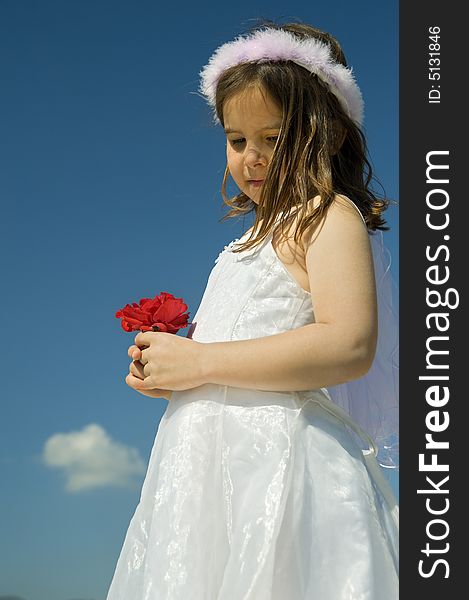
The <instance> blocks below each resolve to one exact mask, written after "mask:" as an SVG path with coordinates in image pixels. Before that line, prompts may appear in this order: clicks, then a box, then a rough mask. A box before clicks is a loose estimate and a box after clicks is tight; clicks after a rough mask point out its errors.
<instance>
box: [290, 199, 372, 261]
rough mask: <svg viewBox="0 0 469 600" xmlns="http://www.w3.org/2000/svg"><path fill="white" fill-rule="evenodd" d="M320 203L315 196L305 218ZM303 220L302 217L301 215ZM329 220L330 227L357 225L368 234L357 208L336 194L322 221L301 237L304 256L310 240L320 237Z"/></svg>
mask: <svg viewBox="0 0 469 600" xmlns="http://www.w3.org/2000/svg"><path fill="white" fill-rule="evenodd" d="M320 203H321V198H320V196H315V197H314V198H312V199H311V200H310V201H309V203H308V211H307V213H306V216H309V215H311V214H312V213H313V211H314V210H315V209H316V208H318V206H319V205H320ZM303 218H305V217H304V215H303ZM328 220H330V222H331V225H332V226H333V225H334V224H337V223H339V222H341V223H347V224H348V223H353V222H355V223H358V224H361V227H362V228H363V227H364V229H365V231H366V232H368V228H367V225H366V222H365V219H364V217H363V215H362V213H361V211H360V209H359V208H358V206H357V205H356V204H355V203H354V202H353V201H352V200H351V199H350V198H349V197H348V196H345V195H343V194H336V195H335V196H334V199H333V201H332V203H331V204H330V205H329V207H328V209H327V211H326V212H325V214H324V217H323V218H322V219H318V220H317V221H316V222H315V223H314V224H313V225H312V226H311V227H309V228H307V229H306V230H305V231H304V232H303V234H302V236H301V247H302V251H303V253H304V254H306V251H307V248H308V247H309V245H310V244H311V242H312V240H313V239H314V238H315V237H316V236H318V235H320V231H321V229H322V228H323V227H324V224H325V223H326V222H327V221H328ZM299 221H300V219H299V218H298V219H297V222H296V224H295V226H296V227H297V226H298V225H299Z"/></svg>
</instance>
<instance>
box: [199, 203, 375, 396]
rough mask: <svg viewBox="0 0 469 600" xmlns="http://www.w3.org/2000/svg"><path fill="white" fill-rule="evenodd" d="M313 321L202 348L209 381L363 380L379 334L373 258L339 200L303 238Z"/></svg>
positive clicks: (353, 216)
mask: <svg viewBox="0 0 469 600" xmlns="http://www.w3.org/2000/svg"><path fill="white" fill-rule="evenodd" d="M303 241H304V243H305V248H306V266H307V271H308V277H309V282H310V289H311V292H312V301H313V308H314V313H315V318H316V322H315V323H313V324H310V325H306V326H304V327H299V328H297V329H294V330H291V331H287V332H285V333H279V334H276V335H270V336H266V337H262V338H257V339H252V340H235V341H229V342H213V343H208V344H204V345H203V346H204V349H203V357H202V358H203V365H204V367H203V368H204V370H205V372H204V379H205V380H206V381H207V382H210V383H215V384H221V385H229V386H234V387H241V388H254V389H262V390H273V391H275V390H277V391H295V390H296V391H300V390H308V389H316V388H320V387H327V386H332V385H337V384H339V383H343V382H345V381H349V380H352V379H356V378H358V377H361V376H362V375H364V374H365V373H366V372H367V371H368V369H369V368H370V366H371V363H372V360H373V357H374V353H375V349H376V336H377V310H376V291H375V284H374V272H373V260H372V255H371V248H370V243H369V240H368V234H367V232H366V229H365V227H364V225H363V223H362V221H361V219H360V216H359V215H358V214H357V212H356V211H355V209H353V208H352V207H350V206H348V205H347V204H346V201H343V200H342V201H341V202H338V201H335V202H334V203H333V205H332V206H331V208H330V209H329V211H328V213H327V217H326V219H325V220H324V222H323V223H322V224H321V225H320V226H319V227H316V230H315V231H313V232H310V233H309V235H308V237H305V239H304V240H303Z"/></svg>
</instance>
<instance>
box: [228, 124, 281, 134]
mask: <svg viewBox="0 0 469 600" xmlns="http://www.w3.org/2000/svg"><path fill="white" fill-rule="evenodd" d="M280 125H281V124H280V123H275V124H274V125H267V127H262V129H260V131H264V130H266V129H280ZM239 131H240V130H239V129H230V128H229V127H225V133H239Z"/></svg>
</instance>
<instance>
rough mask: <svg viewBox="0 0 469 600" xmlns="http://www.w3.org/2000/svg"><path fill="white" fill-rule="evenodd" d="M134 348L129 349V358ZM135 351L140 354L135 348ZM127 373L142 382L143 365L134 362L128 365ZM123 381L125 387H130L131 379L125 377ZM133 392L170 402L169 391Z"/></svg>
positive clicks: (170, 392)
mask: <svg viewBox="0 0 469 600" xmlns="http://www.w3.org/2000/svg"><path fill="white" fill-rule="evenodd" d="M135 348H137V346H131V347H130V348H129V356H132V352H133V350H134V349H135ZM137 350H138V352H139V353H140V349H139V348H137ZM129 372H130V375H132V376H133V377H134V378H137V379H140V380H143V378H144V375H143V365H142V363H140V362H139V361H138V360H134V361H133V362H131V363H130V366H129ZM125 381H126V383H127V385H129V386H130V387H132V385H131V378H130V377H129V376H127V377H126V378H125ZM133 389H135V388H133ZM135 391H137V392H139V393H140V394H143V395H144V396H148V397H150V398H165V399H166V400H168V401H169V400H171V395H172V393H173V392H172V391H171V390H159V389H154V390H135Z"/></svg>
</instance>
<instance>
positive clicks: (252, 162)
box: [245, 148, 267, 167]
mask: <svg viewBox="0 0 469 600" xmlns="http://www.w3.org/2000/svg"><path fill="white" fill-rule="evenodd" d="M245 161H246V165H247V166H248V167H256V166H259V165H260V166H266V164H267V159H266V157H265V156H264V155H263V154H262V153H261V152H259V151H258V150H256V148H248V149H247V150H246V157H245Z"/></svg>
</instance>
